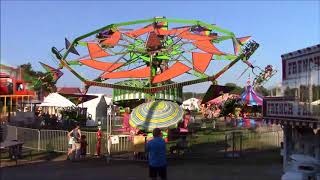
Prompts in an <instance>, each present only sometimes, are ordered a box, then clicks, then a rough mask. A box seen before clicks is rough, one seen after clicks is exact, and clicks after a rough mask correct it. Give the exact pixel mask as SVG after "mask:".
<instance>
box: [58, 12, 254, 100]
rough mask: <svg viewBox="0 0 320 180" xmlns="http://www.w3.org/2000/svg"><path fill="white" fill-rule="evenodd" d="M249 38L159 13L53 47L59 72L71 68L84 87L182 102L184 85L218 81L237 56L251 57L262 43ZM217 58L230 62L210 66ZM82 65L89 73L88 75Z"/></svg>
mask: <svg viewBox="0 0 320 180" xmlns="http://www.w3.org/2000/svg"><path fill="white" fill-rule="evenodd" d="M169 25H170V27H171V28H169ZM249 39H250V37H249V36H248V37H242V38H237V37H236V36H235V35H234V33H232V32H230V31H228V30H225V29H223V28H220V27H218V26H216V25H212V24H207V23H204V22H201V21H195V20H177V19H167V18H165V17H155V18H152V19H146V20H138V21H131V22H123V23H116V24H110V25H107V26H105V27H102V28H100V29H97V30H95V31H92V32H90V33H87V34H85V35H82V36H80V37H77V38H76V39H74V40H73V41H72V43H70V42H69V41H68V40H67V39H66V40H65V45H66V49H65V50H64V51H63V50H60V51H58V50H57V48H55V47H53V48H52V52H53V53H54V54H55V56H56V57H57V59H58V60H59V61H60V65H59V68H57V69H56V72H57V70H60V69H62V68H66V69H68V70H69V71H70V72H71V73H72V74H74V75H75V76H76V77H77V78H78V79H80V80H81V81H82V82H83V83H84V85H85V91H88V89H89V87H91V86H99V87H106V88H113V89H115V90H114V98H118V100H126V99H153V100H154V99H163V100H172V101H176V102H181V101H182V87H183V86H188V85H192V84H197V83H202V82H207V81H212V82H214V81H215V80H216V79H217V78H218V77H220V76H221V75H222V74H223V73H224V72H226V71H227V70H228V69H229V68H231V67H232V66H233V65H234V64H236V63H237V62H238V61H243V62H247V60H248V59H249V58H250V56H251V55H252V54H253V53H254V52H255V50H256V49H257V48H258V46H259V44H257V43H256V42H254V41H250V42H249V41H248V40H249ZM225 41H231V42H232V45H233V49H232V50H231V51H229V52H227V51H221V50H219V49H218V48H217V46H220V44H221V43H224V42H225ZM62 51H63V52H62ZM79 52H81V55H80V53H79ZM82 53H83V54H82ZM216 60H227V61H230V63H229V64H227V65H226V66H225V67H223V68H222V69H220V70H218V71H216V72H212V71H210V70H207V68H208V66H209V65H210V64H211V63H214V61H216ZM77 66H82V67H81V68H77ZM83 68H87V69H88V71H90V73H86V76H84V73H80V71H83ZM93 74H96V76H94V77H92V76H93ZM119 79H122V80H121V81H119Z"/></svg>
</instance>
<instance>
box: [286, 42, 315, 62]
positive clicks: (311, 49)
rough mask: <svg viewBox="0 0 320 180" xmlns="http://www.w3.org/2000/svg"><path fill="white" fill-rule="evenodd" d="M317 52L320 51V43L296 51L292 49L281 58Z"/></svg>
mask: <svg viewBox="0 0 320 180" xmlns="http://www.w3.org/2000/svg"><path fill="white" fill-rule="evenodd" d="M315 52H320V44H317V45H314V46H310V47H306V48H303V49H299V50H296V51H292V52H289V53H286V54H282V55H281V58H282V59H284V60H286V59H291V58H295V57H299V56H302V55H307V54H311V53H315Z"/></svg>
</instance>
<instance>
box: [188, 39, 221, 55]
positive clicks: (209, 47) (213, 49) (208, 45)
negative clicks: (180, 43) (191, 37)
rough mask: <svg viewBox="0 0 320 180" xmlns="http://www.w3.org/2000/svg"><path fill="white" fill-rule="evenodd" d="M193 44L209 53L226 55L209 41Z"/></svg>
mask: <svg viewBox="0 0 320 180" xmlns="http://www.w3.org/2000/svg"><path fill="white" fill-rule="evenodd" d="M192 44H193V45H194V46H196V47H197V48H199V49H201V50H202V51H204V52H207V53H211V54H216V55H223V54H225V53H223V52H221V51H220V50H219V49H217V48H216V47H215V46H214V45H213V44H212V43H211V42H210V41H209V40H206V41H195V42H192Z"/></svg>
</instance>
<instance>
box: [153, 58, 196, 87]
mask: <svg viewBox="0 0 320 180" xmlns="http://www.w3.org/2000/svg"><path fill="white" fill-rule="evenodd" d="M190 69H191V68H190V67H188V66H186V65H184V64H182V63H180V62H176V63H175V64H174V65H172V66H171V67H169V69H167V70H165V71H163V73H161V74H159V75H156V76H155V77H154V78H153V81H152V83H159V82H163V81H166V80H169V79H172V78H174V77H177V76H179V75H181V74H183V73H185V72H187V71H189V70H190Z"/></svg>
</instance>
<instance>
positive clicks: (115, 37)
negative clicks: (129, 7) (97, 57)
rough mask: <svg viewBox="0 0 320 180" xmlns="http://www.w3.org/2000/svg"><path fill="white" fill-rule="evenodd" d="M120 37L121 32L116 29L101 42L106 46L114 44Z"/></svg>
mask: <svg viewBox="0 0 320 180" xmlns="http://www.w3.org/2000/svg"><path fill="white" fill-rule="evenodd" d="M120 38H121V33H120V32H119V31H116V32H114V33H113V34H112V35H111V36H110V37H109V38H107V39H106V40H104V41H102V44H104V45H107V46H115V45H117V44H118V42H119V40H120Z"/></svg>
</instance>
